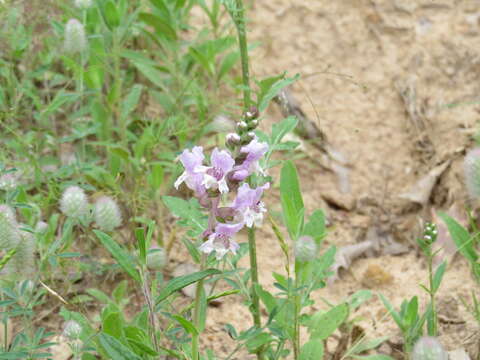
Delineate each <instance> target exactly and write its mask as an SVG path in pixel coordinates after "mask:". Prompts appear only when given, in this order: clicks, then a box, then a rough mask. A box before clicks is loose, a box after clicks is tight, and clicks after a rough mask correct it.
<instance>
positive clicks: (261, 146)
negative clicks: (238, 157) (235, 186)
mask: <svg viewBox="0 0 480 360" xmlns="http://www.w3.org/2000/svg"><path fill="white" fill-rule="evenodd" d="M267 150H268V144H267V143H262V142H259V141H258V138H257V137H256V136H255V137H254V138H253V140H252V141H250V143H248V145H245V146H242V148H241V149H240V152H241V153H243V154H246V158H245V160H244V161H243V163H242V164H241V165H239V166H236V167H235V172H234V173H233V175H232V178H233V179H235V180H237V181H242V180H245V179H246V178H247V177H248V176H249V175H251V174H252V173H253V172H255V171H258V172H259V173H260V174H264V172H263V169H262V168H261V167H260V165H259V164H258V161H259V160H260V159H261V158H262V156H263V155H265V153H266V152H267Z"/></svg>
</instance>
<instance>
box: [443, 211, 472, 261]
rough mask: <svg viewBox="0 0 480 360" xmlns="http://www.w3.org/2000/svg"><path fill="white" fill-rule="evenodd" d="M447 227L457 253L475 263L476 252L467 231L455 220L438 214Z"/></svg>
mask: <svg viewBox="0 0 480 360" xmlns="http://www.w3.org/2000/svg"><path fill="white" fill-rule="evenodd" d="M438 215H439V216H440V218H441V219H442V220H443V222H444V223H445V225H447V228H448V231H449V233H450V236H451V237H452V239H453V241H454V242H455V245H456V246H457V249H458V251H460V253H461V254H462V255H463V256H465V257H466V258H467V260H468V261H470V262H472V263H475V262H477V260H478V255H477V252H476V251H475V247H474V246H473V238H472V237H471V236H470V234H469V233H468V230H467V229H465V228H464V227H463V226H462V225H460V224H459V223H458V222H457V221H456V220H455V219H453V218H451V217H450V216H448V215H447V214H445V213H439V214H438Z"/></svg>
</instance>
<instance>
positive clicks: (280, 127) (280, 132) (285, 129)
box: [270, 116, 298, 146]
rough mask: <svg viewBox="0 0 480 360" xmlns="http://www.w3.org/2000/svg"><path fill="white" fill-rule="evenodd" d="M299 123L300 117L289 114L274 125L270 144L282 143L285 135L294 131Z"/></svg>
mask: <svg viewBox="0 0 480 360" xmlns="http://www.w3.org/2000/svg"><path fill="white" fill-rule="evenodd" d="M297 124H298V119H297V118H296V117H295V116H289V117H287V118H285V119H283V120H282V121H280V122H279V123H274V124H273V125H272V136H271V137H270V145H271V146H274V145H277V144H280V143H281V142H282V139H283V137H284V136H285V135H287V134H288V133H290V132H292V131H293V130H294V129H295V127H296V126H297Z"/></svg>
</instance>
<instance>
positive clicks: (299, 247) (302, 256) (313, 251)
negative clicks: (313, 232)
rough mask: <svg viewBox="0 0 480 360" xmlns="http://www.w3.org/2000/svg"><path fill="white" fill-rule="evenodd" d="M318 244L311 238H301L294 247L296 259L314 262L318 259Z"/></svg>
mask: <svg viewBox="0 0 480 360" xmlns="http://www.w3.org/2000/svg"><path fill="white" fill-rule="evenodd" d="M317 250H318V248H317V244H316V243H315V240H313V238H312V237H310V236H301V237H300V238H299V239H298V240H297V241H296V242H295V247H294V253H295V259H296V260H297V261H300V262H308V261H312V260H313V259H315V258H316V257H317Z"/></svg>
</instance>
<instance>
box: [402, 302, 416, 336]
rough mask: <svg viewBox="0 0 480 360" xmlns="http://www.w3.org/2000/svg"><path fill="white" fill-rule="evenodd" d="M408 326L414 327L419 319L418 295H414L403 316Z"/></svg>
mask: <svg viewBox="0 0 480 360" xmlns="http://www.w3.org/2000/svg"><path fill="white" fill-rule="evenodd" d="M403 319H404V323H405V325H406V327H407V328H410V327H413V326H414V325H415V323H416V322H417V320H418V297H416V296H414V297H412V299H411V300H410V302H409V303H408V305H407V311H406V312H405V315H404V317H403Z"/></svg>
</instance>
